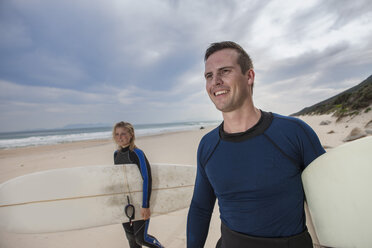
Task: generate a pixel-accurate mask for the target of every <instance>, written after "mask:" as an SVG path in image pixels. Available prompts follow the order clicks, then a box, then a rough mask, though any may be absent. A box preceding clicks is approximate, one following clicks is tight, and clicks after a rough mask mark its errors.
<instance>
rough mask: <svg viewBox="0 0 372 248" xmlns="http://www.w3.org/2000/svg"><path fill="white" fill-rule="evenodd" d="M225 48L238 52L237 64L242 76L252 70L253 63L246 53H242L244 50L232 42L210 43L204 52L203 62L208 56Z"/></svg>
mask: <svg viewBox="0 0 372 248" xmlns="http://www.w3.org/2000/svg"><path fill="white" fill-rule="evenodd" d="M227 48H230V49H234V50H235V51H237V52H238V54H239V57H238V61H237V62H238V64H239V65H240V69H241V70H242V73H243V74H244V73H246V72H247V71H248V70H249V69H253V63H252V60H251V58H250V57H249V55H248V54H247V53H246V51H244V49H243V48H242V47H241V46H240V45H238V44H236V43H235V42H233V41H222V42H215V43H212V44H211V45H210V46H209V47H208V49H207V50H206V51H205V56H204V62H205V61H207V59H208V58H209V56H211V55H212V54H213V53H215V52H217V51H220V50H222V49H227Z"/></svg>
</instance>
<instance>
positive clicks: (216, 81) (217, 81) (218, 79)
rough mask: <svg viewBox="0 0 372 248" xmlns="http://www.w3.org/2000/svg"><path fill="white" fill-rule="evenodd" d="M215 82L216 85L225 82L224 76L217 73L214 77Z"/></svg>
mask: <svg viewBox="0 0 372 248" xmlns="http://www.w3.org/2000/svg"><path fill="white" fill-rule="evenodd" d="M213 84H214V85H220V84H223V81H222V78H221V76H220V75H218V74H217V75H216V76H215V77H214V78H213Z"/></svg>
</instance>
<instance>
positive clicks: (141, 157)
mask: <svg viewBox="0 0 372 248" xmlns="http://www.w3.org/2000/svg"><path fill="white" fill-rule="evenodd" d="M114 163H115V164H136V165H137V166H138V169H139V170H140V172H141V176H142V179H143V197H142V207H143V208H149V207H150V197H151V189H152V177H151V167H150V163H149V161H148V160H147V158H146V155H145V153H144V152H143V151H142V150H141V149H138V148H134V150H133V151H132V150H130V149H129V147H125V148H122V149H121V150H116V151H115V152H114Z"/></svg>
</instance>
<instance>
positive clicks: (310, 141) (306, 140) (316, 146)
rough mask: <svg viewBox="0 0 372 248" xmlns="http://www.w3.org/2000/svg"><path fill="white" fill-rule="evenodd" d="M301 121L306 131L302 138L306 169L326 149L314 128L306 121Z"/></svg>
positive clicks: (303, 159) (303, 158)
mask: <svg viewBox="0 0 372 248" xmlns="http://www.w3.org/2000/svg"><path fill="white" fill-rule="evenodd" d="M299 122H300V125H301V127H302V130H303V132H304V135H303V137H302V138H301V152H302V154H301V155H302V161H303V165H304V168H303V169H305V168H306V167H307V166H308V165H309V164H310V163H311V162H312V161H313V160H314V159H316V158H317V157H319V156H320V155H322V154H323V153H325V150H324V148H323V146H322V145H321V143H320V140H319V138H318V136H317V135H316V133H315V132H314V130H313V129H312V128H311V127H310V126H309V125H308V124H306V123H305V122H303V121H301V120H300V121H299Z"/></svg>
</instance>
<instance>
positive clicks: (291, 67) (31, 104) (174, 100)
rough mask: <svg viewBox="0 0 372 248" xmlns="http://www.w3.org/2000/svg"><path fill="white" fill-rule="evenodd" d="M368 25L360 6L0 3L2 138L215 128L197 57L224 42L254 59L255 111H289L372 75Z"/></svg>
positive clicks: (316, 2) (206, 0) (367, 9)
mask: <svg viewBox="0 0 372 248" xmlns="http://www.w3.org/2000/svg"><path fill="white" fill-rule="evenodd" d="M371 22H372V6H371V4H369V1H367V0H365V1H364V0H355V1H352V2H345V3H344V2H343V4H339V2H338V1H333V0H332V1H326V2H324V1H320V0H313V1H306V2H301V3H300V2H298V1H295V0H292V1H272V0H271V1H270V0H261V1H258V0H254V1H249V2H248V1H238V0H234V1H226V0H217V1H215V0H203V1H178V0H168V1H154V0H144V1H137V2H133V1H119V0H109V1H104V2H103V1H96V0H93V1H84V0H79V1H72V0H66V1H57V0H50V1H39V0H12V1H1V2H0V32H1V33H2V34H3V35H2V38H1V39H0V53H1V56H0V91H1V92H0V103H1V106H0V110H1V117H0V120H1V121H2V123H3V124H2V127H1V128H2V129H3V130H8V129H15V128H16V127H17V128H20V129H21V128H22V124H20V123H22V122H27V123H29V125H31V124H32V127H35V128H37V127H39V126H48V125H49V126H56V127H57V126H63V125H64V124H69V123H77V122H84V123H89V122H99V123H102V122H103V123H106V122H113V121H117V120H121V119H122V118H128V119H129V120H128V121H132V122H133V123H149V122H165V121H177V120H190V119H195V120H198V119H200V120H204V119H216V118H218V119H219V118H220V113H219V112H218V111H217V110H216V109H215V107H214V106H213V104H212V103H211V102H210V100H209V99H208V96H207V94H206V93H205V82H204V79H203V71H204V63H203V54H204V50H205V49H206V48H207V47H208V45H209V44H210V43H212V42H216V41H222V40H233V41H236V42H237V43H239V44H241V45H242V46H243V47H244V48H245V49H246V50H247V52H248V53H249V54H250V55H251V57H252V58H253V61H254V65H255V69H256V86H255V87H256V88H255V99H256V104H257V105H258V107H262V108H265V109H266V110H269V111H276V112H279V113H284V114H289V113H293V112H295V111H298V110H299V107H302V106H303V105H311V104H314V103H316V102H317V101H319V100H323V99H324V98H323V97H326V98H327V97H330V96H331V95H329V94H333V93H337V92H339V91H341V90H343V89H346V88H348V87H351V86H353V85H355V84H357V83H359V82H361V81H362V80H363V79H365V78H366V77H367V76H369V75H370V74H371V70H370V68H372V67H371V63H372V62H371V61H372V59H371V58H372V42H371V40H372V26H371V25H370V23H371ZM31 112H32V113H34V114H29V113H31ZM20 120H22V121H20ZM37 120H40V121H39V122H38V121H37ZM14 123H19V124H17V125H15V124H14ZM23 125H24V124H23Z"/></svg>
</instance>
